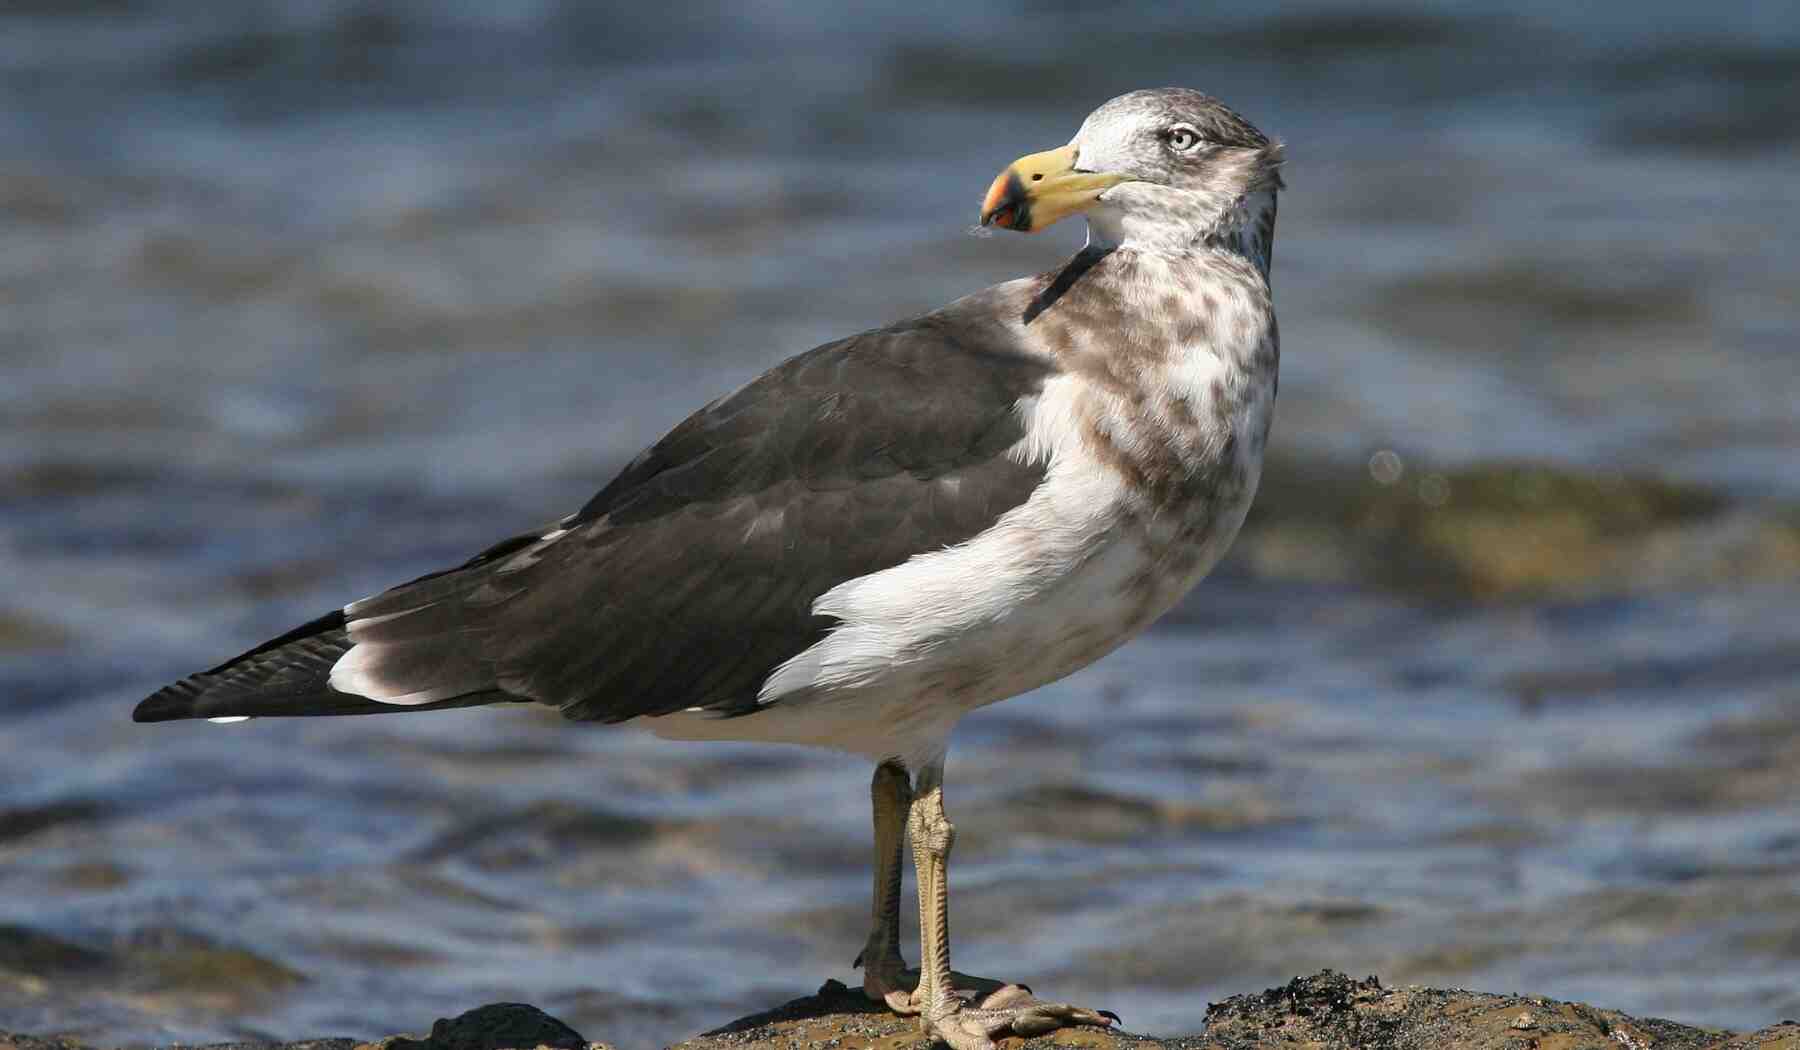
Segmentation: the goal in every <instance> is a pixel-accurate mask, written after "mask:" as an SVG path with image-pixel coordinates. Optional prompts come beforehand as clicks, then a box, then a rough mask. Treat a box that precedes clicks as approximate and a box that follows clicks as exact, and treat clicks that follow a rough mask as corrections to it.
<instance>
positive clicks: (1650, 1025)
mask: <svg viewBox="0 0 1800 1050" xmlns="http://www.w3.org/2000/svg"><path fill="white" fill-rule="evenodd" d="M540 1046H541V1047H550V1048H554V1050H610V1048H609V1047H607V1046H606V1045H605V1044H602V1043H589V1042H587V1041H586V1040H585V1039H584V1038H583V1037H582V1036H581V1035H580V1034H579V1033H578V1032H576V1031H575V1030H574V1029H572V1028H570V1027H569V1026H568V1025H566V1024H563V1023H562V1022H561V1021H558V1020H557V1019H556V1018H554V1017H551V1016H550V1015H548V1014H546V1013H544V1012H543V1011H542V1010H539V1009H538V1008H536V1007H534V1006H527V1005H525V1004H523V1003H494V1004H492V1005H489V1006H483V1007H480V1008H478V1009H475V1010H470V1011H469V1012H468V1013H465V1014H462V1015H460V1016H458V1017H455V1018H450V1019H446V1020H440V1021H438V1022H437V1023H436V1024H435V1025H433V1026H432V1028H431V1034H430V1035H428V1036H425V1037H424V1038H418V1037H414V1036H404V1035H395V1036H389V1037H387V1038H386V1039H383V1040H381V1041H379V1042H376V1043H360V1044H358V1043H353V1042H352V1041H351V1040H348V1039H322V1040H312V1041H308V1042H298V1043H222V1044H217V1045H215V1046H212V1047H195V1048H191V1050H533V1048H535V1047H540ZM864 1047H867V1048H881V1050H929V1047H928V1046H927V1044H926V1042H925V1040H924V1039H922V1038H921V1037H920V1036H919V1025H918V1021H917V1020H916V1019H914V1018H910V1017H897V1016H895V1015H894V1014H892V1013H889V1012H888V1011H887V1010H886V1009H884V1008H881V1007H878V1006H876V1005H875V1004H874V1003H872V1002H870V1001H869V1000H868V999H866V998H864V996H863V994H862V992H861V991H860V990H857V989H852V988H848V987H845V986H844V985H843V984H841V983H840V982H838V981H826V982H825V985H824V986H823V987H821V988H820V989H819V990H818V992H817V993H815V994H813V995H809V996H806V997H804V998H800V999H795V1000H793V1001H792V1002H789V1003H786V1004H784V1005H782V1006H778V1007H776V1008H775V1009H773V1010H768V1011H765V1012H763V1013H759V1014H752V1015H751V1016H749V1017H744V1018H740V1019H739V1020H736V1021H733V1022H731V1023H730V1024H728V1025H725V1026H724V1027H722V1028H718V1029H715V1030H713V1031H711V1032H707V1033H706V1034H705V1035H701V1036H696V1037H695V1038H693V1039H690V1040H688V1041H687V1042H685V1043H681V1044H678V1045H677V1046H675V1047H672V1048H671V1050H855V1048H864ZM1000 1047H1001V1050H1045V1048H1049V1047H1088V1048H1092V1050H1161V1048H1166V1050H1278V1048H1279V1050H1407V1048H1414V1047H1418V1048H1436V1047H1457V1048H1458V1050H1800V1021H1782V1022H1781V1023H1779V1024H1776V1025H1773V1026H1771V1027H1769V1028H1764V1029H1762V1030H1761V1031H1758V1032H1752V1033H1749V1034H1747V1035H1739V1034H1734V1033H1731V1032H1711V1031H1706V1030H1703V1029H1699V1028H1690V1027H1688V1026H1686V1025H1681V1024H1676V1023H1674V1022H1672V1021H1660V1020H1656V1019H1654V1018H1649V1019H1640V1018H1635V1017H1628V1016H1626V1015H1625V1014H1622V1013H1619V1012H1617V1011H1616V1010H1602V1009H1599V1008H1597V1007H1593V1006H1588V1005H1586V1004H1585V1003H1565V1002H1559V1001H1557V1000H1555V999H1544V998H1540V997H1535V996H1519V995H1493V994H1490V993H1487V992H1468V991H1462V990H1460V989H1439V988H1384V987H1383V986H1382V984H1381V982H1380V981H1379V980H1377V979H1376V978H1374V977H1367V978H1364V979H1363V980H1360V981H1357V980H1352V979H1351V978H1349V977H1346V976H1344V975H1343V974H1341V973H1335V972H1333V971H1330V970H1325V971H1321V972H1320V973H1318V974H1315V975H1313V976H1311V977H1296V978H1294V979H1293V980H1292V981H1289V982H1288V983H1287V984H1285V985H1282V986H1281V987H1279V988H1271V989H1269V990H1267V991H1264V992H1254V993H1249V994H1245V995H1234V996H1232V997H1231V998H1229V999H1227V1000H1225V1001H1224V1002H1222V1003H1214V1004H1212V1005H1211V1006H1209V1007H1208V1008H1207V1011H1206V1031H1205V1032H1203V1033H1200V1034H1196V1035H1183V1036H1169V1037H1155V1038H1152V1037H1149V1036H1142V1035H1134V1034H1132V1033H1130V1032H1123V1031H1119V1030H1117V1029H1100V1028H1065V1029H1063V1030H1061V1031H1057V1032H1052V1033H1051V1034H1049V1035H1044V1036H1039V1037H1037V1038H1035V1039H1023V1040H1022V1039H1005V1040H1002V1041H1001V1043H1000ZM0 1050H90V1048H88V1047H84V1046H82V1045H81V1044H79V1043H76V1042H73V1041H71V1040H67V1039H59V1038H55V1037H49V1038H39V1037H35V1036H26V1035H8V1034H7V1033H4V1032H0Z"/></svg>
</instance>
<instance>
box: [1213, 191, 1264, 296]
mask: <svg viewBox="0 0 1800 1050" xmlns="http://www.w3.org/2000/svg"><path fill="white" fill-rule="evenodd" d="M1202 243H1204V244H1205V245H1206V246H1207V247H1209V248H1213V249H1214V250H1218V251H1226V252H1231V253H1233V254H1236V255H1240V256H1242V257H1243V258H1245V259H1247V260H1249V262H1250V264H1251V265H1252V266H1255V267H1256V269H1257V272H1258V273H1261V274H1262V276H1263V280H1264V281H1267V280H1268V279H1269V265H1270V263H1271V262H1273V261H1274V258H1275V191H1274V190H1272V189H1264V190H1257V191H1256V192H1254V193H1248V194H1245V195H1244V196H1243V197H1240V198H1238V201H1237V204H1236V205H1235V206H1234V207H1232V208H1231V209H1229V210H1228V211H1227V212H1226V213H1225V215H1224V216H1223V217H1222V218H1220V220H1219V222H1218V223H1217V224H1215V225H1214V226H1213V228H1212V229H1211V230H1209V231H1208V232H1207V234H1206V235H1205V237H1204V238H1203V239H1202Z"/></svg>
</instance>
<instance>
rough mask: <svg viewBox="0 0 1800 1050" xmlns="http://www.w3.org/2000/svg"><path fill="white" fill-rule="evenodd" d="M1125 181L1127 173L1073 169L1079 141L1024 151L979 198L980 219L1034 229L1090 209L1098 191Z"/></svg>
mask: <svg viewBox="0 0 1800 1050" xmlns="http://www.w3.org/2000/svg"><path fill="white" fill-rule="evenodd" d="M1124 181H1126V178H1125V176H1123V175H1108V174H1104V173H1102V172H1097V171H1076V170H1075V147H1074V146H1064V147H1062V148H1061V149H1052V150H1045V151H1044V152H1042V153H1033V154H1031V155H1030V156H1029V157H1020V158H1019V159H1018V160H1015V161H1013V162H1012V164H1010V165H1008V166H1007V169H1006V170H1005V171H1003V172H1001V173H1000V174H999V176H998V177H996V178H995V179H994V184H993V185H992V186H989V187H988V191H987V198H986V199H985V200H983V201H982V202H981V224H982V225H983V226H987V225H989V224H992V225H995V226H1004V227H1006V228H1007V229H1009V230H1018V231H1019V232H1020V233H1033V232H1035V231H1037V230H1041V229H1044V228H1045V227H1046V226H1049V225H1051V224H1052V223H1054V222H1056V220H1058V219H1061V218H1065V217H1067V216H1069V215H1073V214H1075V213H1076V212H1081V211H1086V210H1088V209H1089V208H1091V207H1093V206H1094V202H1095V201H1098V200H1099V199H1100V195H1101V194H1102V193H1105V192H1106V191H1107V190H1109V189H1111V188H1113V187H1114V186H1117V185H1118V184H1119V183H1121V182H1124Z"/></svg>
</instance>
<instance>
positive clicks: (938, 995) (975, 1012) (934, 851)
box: [907, 759, 1117, 1050]
mask: <svg viewBox="0 0 1800 1050" xmlns="http://www.w3.org/2000/svg"><path fill="white" fill-rule="evenodd" d="M943 777H944V767H943V763H942V760H941V759H940V760H939V761H938V762H934V763H932V764H931V765H928V766H926V767H925V768H924V769H922V770H920V771H919V781H918V784H917V785H915V790H914V792H913V800H912V810H911V812H910V813H909V814H908V817H907V831H908V833H909V834H910V835H911V836H912V847H913V863H914V864H915V865H916V866H917V868H918V883H919V987H918V989H917V990H916V991H915V992H914V993H913V1005H914V1006H915V1007H917V1008H918V1010H919V1011H920V1017H919V1027H920V1029H921V1030H922V1031H923V1032H924V1033H925V1034H926V1035H927V1036H931V1037H933V1038H936V1039H941V1040H943V1041H944V1042H945V1043H948V1044H949V1045H950V1046H951V1047H952V1050H993V1046H994V1042H993V1040H994V1037H995V1036H998V1035H1008V1034H1011V1035H1022V1036H1033V1035H1041V1034H1043V1033H1045V1032H1050V1031H1054V1030H1056V1029H1058V1028H1062V1027H1064V1026H1066V1025H1071V1024H1093V1025H1101V1026H1105V1025H1108V1024H1111V1023H1112V1022H1113V1021H1114V1020H1116V1019H1117V1018H1115V1017H1113V1016H1112V1015H1110V1014H1104V1013H1100V1012H1097V1011H1094V1010H1086V1009H1083V1008H1081V1007H1078V1006H1070V1005H1068V1004H1067V1003H1046V1002H1042V1001H1040V1000H1038V999H1036V998H1034V997H1033V996H1032V994H1031V990H1030V989H1029V988H1026V987H1025V986H1023V985H1018V984H1007V985H1000V984H998V982H994V981H981V982H971V981H970V980H969V979H968V978H965V977H962V976H961V975H960V974H956V973H954V972H952V971H951V969H950V884H949V881H948V872H949V866H950V847H951V845H952V844H954V843H955V841H956V827H955V825H953V824H951V823H950V818H948V817H947V816H945V815H944V781H943ZM959 984H961V985H962V986H963V987H969V986H971V985H975V986H976V988H977V990H976V993H975V996H973V997H971V998H968V999H965V998H964V997H962V996H960V995H958V994H957V988H958V985H959Z"/></svg>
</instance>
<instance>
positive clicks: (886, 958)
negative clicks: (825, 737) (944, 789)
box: [856, 761, 918, 1014]
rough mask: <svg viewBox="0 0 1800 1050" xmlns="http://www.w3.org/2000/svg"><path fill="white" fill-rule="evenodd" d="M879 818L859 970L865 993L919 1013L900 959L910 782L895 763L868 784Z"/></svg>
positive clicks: (880, 768) (901, 1010) (880, 770)
mask: <svg viewBox="0 0 1800 1050" xmlns="http://www.w3.org/2000/svg"><path fill="white" fill-rule="evenodd" d="M869 799H870V801H871V802H872V803H873V807H874V816H875V893H874V896H873V901H874V908H873V913H872V915H871V917H870V927H869V939H868V941H867V942H866V943H865V944H864V945H863V950H862V954H861V955H859V956H857V957H856V965H858V966H861V967H862V968H863V993H864V994H865V995H867V996H868V997H869V998H871V999H874V1000H875V1001H877V1002H884V1003H886V1004H888V1006H889V1007H891V1008H892V1009H893V1010H894V1011H896V1012H897V1013H903V1014H911V1013H917V1012H918V1011H917V1010H916V1009H915V1008H914V1007H913V1005H912V990H913V983H914V982H913V980H912V979H911V977H910V975H908V974H907V972H906V960H905V959H902V958H901V957H900V854H901V849H902V847H903V846H904V845H905V840H906V813H907V809H908V808H909V807H910V806H911V805H912V782H911V780H910V779H909V778H908V777H907V775H906V767H905V766H903V765H901V764H900V763H899V762H896V761H888V762H883V763H882V764H881V765H879V766H876V767H875V777H874V779H873V780H871V781H870V782H869Z"/></svg>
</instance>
